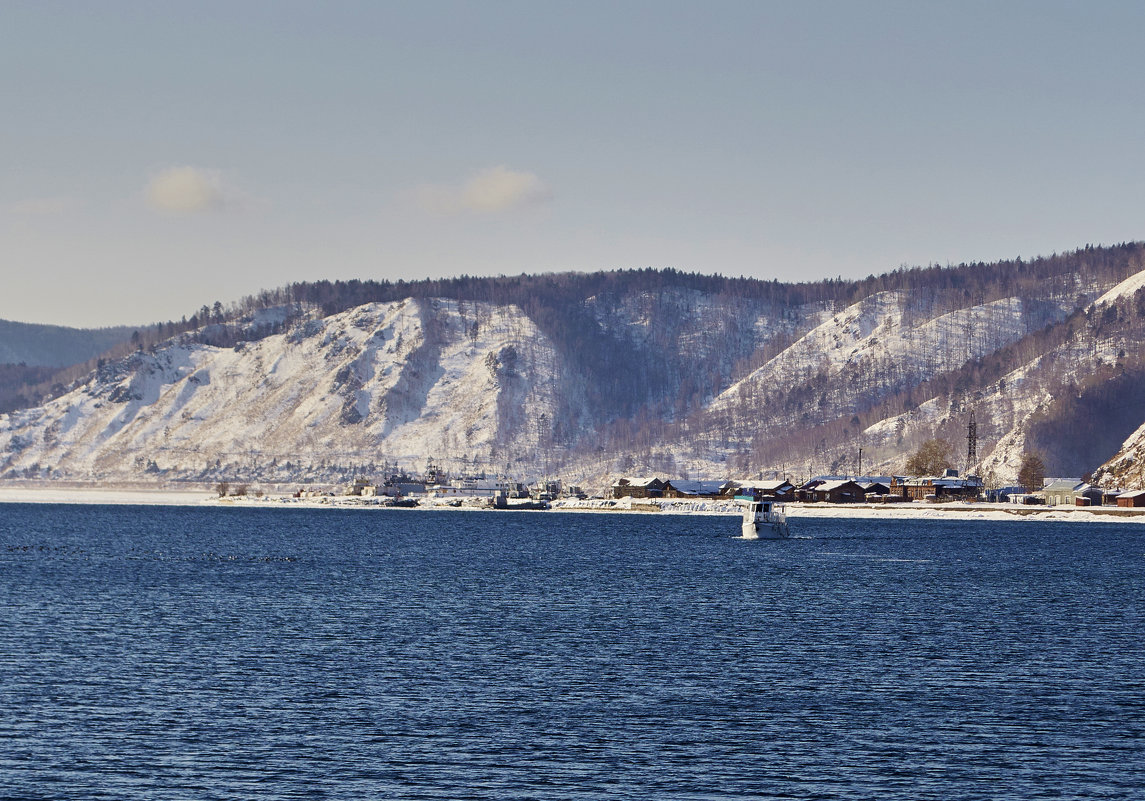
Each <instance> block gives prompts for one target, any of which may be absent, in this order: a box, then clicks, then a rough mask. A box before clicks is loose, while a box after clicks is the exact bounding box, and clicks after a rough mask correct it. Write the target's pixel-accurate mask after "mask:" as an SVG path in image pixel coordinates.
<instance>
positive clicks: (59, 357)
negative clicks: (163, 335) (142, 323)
mask: <svg viewBox="0 0 1145 801" xmlns="http://www.w3.org/2000/svg"><path fill="white" fill-rule="evenodd" d="M133 330H134V329H133V328H131V327H128V326H119V327H116V328H68V327H65V326H60V325H39V324H36V323H17V322H12V321H10V320H0V364H24V365H27V366H28V367H68V366H70V365H73V364H79V363H80V362H86V361H87V360H88V359H93V358H95V357H96V356H99V355H100V354H102V353H104V352H105V351H107V350H108V349H109V348H111V347H113V346H114V345H117V344H119V343H121V342H126V341H127V340H129V339H130V338H131V334H132V331H133Z"/></svg>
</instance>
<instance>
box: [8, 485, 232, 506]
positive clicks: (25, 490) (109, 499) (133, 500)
mask: <svg viewBox="0 0 1145 801" xmlns="http://www.w3.org/2000/svg"><path fill="white" fill-rule="evenodd" d="M216 497H217V496H216V494H215V493H213V492H207V491H205V490H167V489H154V490H148V489H111V488H101V487H90V488H84V487H69V488H57V487H24V486H8V485H3V484H0V503H68V504H97V505H98V504H103V505H108V504H110V505H130V506H200V505H202V504H203V503H206V502H207V501H211V500H214V499H215V498H216Z"/></svg>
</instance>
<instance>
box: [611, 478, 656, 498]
mask: <svg viewBox="0 0 1145 801" xmlns="http://www.w3.org/2000/svg"><path fill="white" fill-rule="evenodd" d="M664 486H665V482H664V481H662V480H660V479H658V478H622V479H620V480H619V481H617V482H616V483H615V484H613V485H612V497H613V498H661V497H663V496H664Z"/></svg>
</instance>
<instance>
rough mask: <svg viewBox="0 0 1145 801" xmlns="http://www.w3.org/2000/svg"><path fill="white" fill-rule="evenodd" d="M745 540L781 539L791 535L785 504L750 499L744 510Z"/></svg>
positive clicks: (743, 532)
mask: <svg viewBox="0 0 1145 801" xmlns="http://www.w3.org/2000/svg"><path fill="white" fill-rule="evenodd" d="M741 536H742V537H743V538H744V539H745V540H779V539H784V538H785V537H788V536H790V533H789V532H788V529H787V512H786V509H785V508H784V506H783V504H778V503H775V502H773V501H748V502H747V503H746V504H745V506H744V510H743V531H742V534H741Z"/></svg>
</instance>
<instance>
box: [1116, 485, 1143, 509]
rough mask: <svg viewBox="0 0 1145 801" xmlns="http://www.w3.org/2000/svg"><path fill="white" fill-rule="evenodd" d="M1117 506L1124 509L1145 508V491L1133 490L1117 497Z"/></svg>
mask: <svg viewBox="0 0 1145 801" xmlns="http://www.w3.org/2000/svg"><path fill="white" fill-rule="evenodd" d="M1117 505H1118V506H1119V507H1121V508H1123V509H1140V508H1141V507H1145V490H1132V491H1131V492H1123V493H1121V494H1120V495H1118V496H1117Z"/></svg>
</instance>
